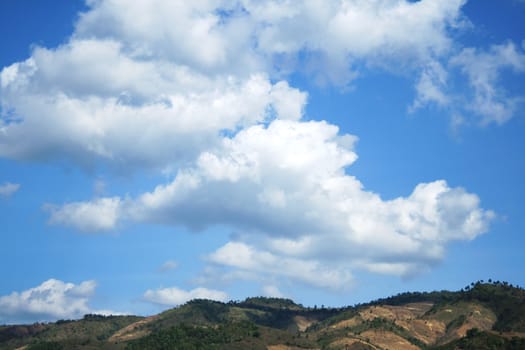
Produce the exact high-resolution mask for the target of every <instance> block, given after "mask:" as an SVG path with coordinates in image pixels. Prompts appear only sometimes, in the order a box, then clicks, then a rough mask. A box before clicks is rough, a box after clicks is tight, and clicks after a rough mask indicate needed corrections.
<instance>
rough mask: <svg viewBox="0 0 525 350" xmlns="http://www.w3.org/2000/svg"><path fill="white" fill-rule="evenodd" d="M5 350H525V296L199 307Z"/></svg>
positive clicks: (90, 322) (81, 328)
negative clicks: (334, 305) (336, 304)
mask: <svg viewBox="0 0 525 350" xmlns="http://www.w3.org/2000/svg"><path fill="white" fill-rule="evenodd" d="M0 349H27V350H42V349H53V350H56V349H108V350H110V349H129V350H134V349H183V350H196V349H206V350H208V349H212V350H215V349H217V350H222V349H224V350H226V349H228V350H230V349H233V350H235V349H256V350H257V349H260V350H308V349H310V350H314V349H333V350H336V349H341V350H372V349H373V350H380V349H383V350H417V349H429V350H430V349H435V350H449V349H450V350H452V349H476V350H484V349H487V350H488V349H512V350H514V349H516V350H517V349H520V350H523V349H525V290H524V289H522V288H520V287H517V286H512V285H510V284H508V283H506V282H499V281H497V282H492V281H490V282H489V283H483V282H482V281H479V282H476V283H472V284H471V285H469V286H467V287H466V288H464V289H462V290H460V291H457V292H450V291H438V292H430V293H426V292H425V293H419V292H413V293H403V294H399V295H396V296H392V297H389V298H385V299H380V300H376V301H373V302H370V303H367V304H361V305H356V306H351V307H350V306H349V307H343V308H325V307H314V308H312V307H304V306H302V305H299V304H296V303H294V302H293V301H292V300H289V299H280V298H265V297H255V298H248V299H246V300H244V301H242V302H229V303H220V302H216V301H210V300H193V301H190V302H188V303H186V304H184V305H182V306H180V307H177V308H174V309H170V310H167V311H165V312H163V313H160V314H158V315H155V316H150V317H138V316H99V315H86V316H84V318H83V319H81V320H60V321H57V322H54V323H35V324H32V325H5V326H0Z"/></svg>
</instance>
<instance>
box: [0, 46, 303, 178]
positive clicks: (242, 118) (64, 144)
mask: <svg viewBox="0 0 525 350" xmlns="http://www.w3.org/2000/svg"><path fill="white" fill-rule="evenodd" d="M0 80H1V85H2V94H1V95H0V98H1V104H2V111H3V112H2V115H1V117H0V156H3V157H9V158H14V159H37V160H39V159H48V158H69V159H70V160H73V161H77V162H80V163H81V164H82V165H84V164H85V163H88V164H89V163H93V162H94V161H97V160H102V161H106V162H107V163H109V164H111V165H112V166H117V167H118V166H123V167H130V166H131V167H133V166H148V167H153V168H161V169H162V168H164V167H168V166H170V165H173V164H176V163H177V162H181V161H186V160H188V159H192V158H193V157H194V156H195V155H196V154H198V153H199V152H200V151H201V150H202V149H204V148H207V147H209V146H210V145H212V144H213V143H214V142H217V141H218V140H219V134H220V133H221V132H223V131H224V130H229V131H235V130H237V129H238V128H242V127H244V126H246V125H253V124H255V123H259V122H264V121H266V120H267V119H269V118H282V119H299V118H301V116H302V113H303V107H304V104H305V103H306V94H305V93H303V92H300V91H298V90H296V89H293V88H291V87H290V86H289V85H288V83H286V82H284V81H280V82H277V83H274V84H272V83H271V82H270V80H269V78H268V77H267V76H266V75H264V74H252V75H250V76H249V77H247V78H246V79H239V78H235V77H231V76H230V77H226V78H224V77H222V78H210V77H206V76H204V75H201V74H198V73H196V72H194V71H192V70H190V69H189V68H187V67H183V66H180V65H177V64H176V63H172V62H158V61H145V60H138V59H135V58H133V57H130V56H128V55H127V54H126V53H125V52H123V51H122V48H121V45H120V44H118V43H116V42H113V41H96V40H83V41H71V42H70V43H68V44H66V45H64V46H61V47H59V48H57V49H56V50H47V49H41V48H37V49H36V50H34V52H33V56H32V57H31V58H29V59H28V60H26V61H24V62H20V63H15V64H13V65H11V66H9V67H6V68H4V69H3V70H2V72H1V75H0ZM49 125H52V126H53V127H52V128H49ZM43 128H45V129H46V130H47V132H46V133H42V132H41V130H42V129H43ZM22 138H23V139H25V140H27V142H23V143H20V142H18V140H20V139H22Z"/></svg>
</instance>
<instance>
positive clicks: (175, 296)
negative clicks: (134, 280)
mask: <svg viewBox="0 0 525 350" xmlns="http://www.w3.org/2000/svg"><path fill="white" fill-rule="evenodd" d="M192 299H209V300H216V301H226V300H227V299H228V295H227V294H226V293H224V292H222V291H219V290H214V289H207V288H195V289H192V290H189V291H186V290H183V289H180V288H176V287H172V288H159V289H156V290H152V289H148V290H147V291H146V292H145V293H144V300H146V301H148V302H151V303H155V304H160V305H167V306H177V305H180V304H184V303H185V302H187V301H190V300H192Z"/></svg>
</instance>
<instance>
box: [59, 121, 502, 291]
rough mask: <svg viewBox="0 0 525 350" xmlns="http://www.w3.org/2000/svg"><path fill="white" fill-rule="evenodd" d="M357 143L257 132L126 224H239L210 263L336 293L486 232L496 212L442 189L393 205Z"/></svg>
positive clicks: (314, 125) (315, 132)
mask: <svg viewBox="0 0 525 350" xmlns="http://www.w3.org/2000/svg"><path fill="white" fill-rule="evenodd" d="M355 140H356V139H355V137H352V136H350V135H339V134H338V129H337V127H335V126H333V125H330V124H328V123H326V122H314V121H310V122H298V121H284V120H276V121H274V122H272V123H270V124H269V125H268V126H263V125H257V126H252V127H249V128H246V129H244V130H242V131H240V132H238V133H237V134H236V135H235V136H232V137H230V138H228V137H227V138H224V140H223V142H222V144H221V145H220V146H218V147H217V148H216V149H214V150H210V151H208V152H203V153H202V154H201V156H200V157H199V158H198V161H197V162H196V165H195V166H194V167H192V168H187V169H182V170H181V171H180V172H179V173H178V175H177V176H176V177H175V178H174V180H173V181H172V182H170V183H168V184H165V185H159V186H157V187H156V188H155V189H154V190H153V191H151V192H147V193H144V194H142V195H140V196H138V197H136V198H132V199H131V198H130V199H127V200H125V201H122V205H121V209H120V211H119V213H120V214H121V216H120V218H116V219H117V220H118V219H120V220H131V221H139V222H150V223H163V224H168V225H184V226H186V227H189V228H192V229H203V228H206V227H209V226H212V225H216V224H217V225H229V226H230V227H233V228H234V229H235V230H236V231H240V232H241V234H240V235H238V237H237V238H236V240H234V241H231V242H229V243H227V244H226V245H224V246H223V247H221V248H219V249H218V250H216V251H215V252H214V253H212V254H210V255H209V257H208V261H210V262H212V263H214V264H216V265H222V266H225V267H227V268H230V269H237V270H240V271H243V272H245V273H246V274H245V275H253V274H256V275H260V276H263V277H264V278H267V277H270V276H271V275H276V276H278V277H280V278H287V279H293V280H295V281H299V282H302V283H306V284H309V285H312V286H316V287H321V288H332V289H339V288H345V286H347V285H348V284H349V283H350V282H351V275H352V271H353V270H354V269H356V268H365V269H367V270H370V271H374V272H384V273H392V274H399V275H408V274H412V273H414V272H417V271H419V270H421V269H423V270H424V269H426V268H429V267H431V266H432V265H434V264H435V263H436V262H437V261H440V260H441V259H442V258H443V252H444V249H445V246H446V244H447V243H448V242H450V241H453V240H470V239H473V238H475V237H477V236H478V235H480V234H482V233H484V232H486V231H487V229H488V225H489V223H490V221H491V219H492V218H493V216H494V214H493V213H492V212H490V211H485V210H483V209H481V208H480V206H479V198H478V197H477V196H476V195H474V194H471V193H468V192H466V191H465V190H464V189H462V188H450V187H449V186H448V185H447V183H446V182H445V181H442V180H441V181H435V182H431V183H422V184H419V185H417V186H416V187H415V189H414V191H413V192H412V193H411V194H410V195H409V196H406V197H399V198H396V199H393V200H388V201H385V200H383V199H381V198H380V197H379V196H378V195H377V194H375V193H373V192H370V191H366V190H365V189H364V188H363V185H362V184H361V183H360V182H359V181H358V180H357V179H356V178H355V177H353V176H350V175H348V174H347V170H346V168H347V167H348V166H350V165H351V164H352V163H353V162H354V161H355V160H356V159H357V155H356V154H355V152H354V151H353V143H354V142H355ZM89 203H90V202H86V203H84V204H78V203H77V204H75V205H76V206H83V205H86V206H87V205H89ZM66 207H67V206H66ZM58 212H60V210H58Z"/></svg>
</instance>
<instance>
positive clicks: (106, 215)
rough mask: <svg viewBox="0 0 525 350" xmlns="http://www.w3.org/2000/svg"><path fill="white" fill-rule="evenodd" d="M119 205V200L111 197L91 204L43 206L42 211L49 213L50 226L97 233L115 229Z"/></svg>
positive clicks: (77, 203)
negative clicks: (68, 227)
mask: <svg viewBox="0 0 525 350" xmlns="http://www.w3.org/2000/svg"><path fill="white" fill-rule="evenodd" d="M121 205H122V203H121V200H120V198H118V197H113V198H98V199H95V200H94V201H92V202H74V203H67V204H65V205H63V206H62V207H57V206H53V205H45V206H44V209H45V210H47V211H49V212H50V213H51V216H50V218H49V223H50V224H53V225H64V226H70V227H74V228H76V229H78V230H81V231H86V232H97V231H106V230H111V229H114V228H115V227H116V225H117V221H118V219H119V216H120V210H121Z"/></svg>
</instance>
